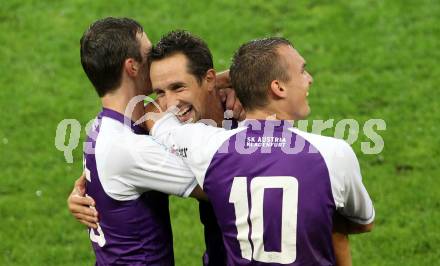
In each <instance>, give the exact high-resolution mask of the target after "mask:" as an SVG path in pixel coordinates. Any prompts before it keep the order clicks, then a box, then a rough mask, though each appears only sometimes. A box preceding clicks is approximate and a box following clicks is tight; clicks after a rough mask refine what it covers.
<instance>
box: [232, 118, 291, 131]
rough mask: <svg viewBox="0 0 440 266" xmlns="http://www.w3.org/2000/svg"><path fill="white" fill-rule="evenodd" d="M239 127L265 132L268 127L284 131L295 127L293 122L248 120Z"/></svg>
mask: <svg viewBox="0 0 440 266" xmlns="http://www.w3.org/2000/svg"><path fill="white" fill-rule="evenodd" d="M239 126H244V127H251V128H252V129H253V130H259V129H260V130H264V128H266V127H271V128H274V129H275V130H283V129H285V128H291V127H293V120H263V119H246V120H243V121H241V122H240V124H239Z"/></svg>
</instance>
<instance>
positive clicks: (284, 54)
mask: <svg viewBox="0 0 440 266" xmlns="http://www.w3.org/2000/svg"><path fill="white" fill-rule="evenodd" d="M278 52H279V55H280V56H281V58H283V59H284V60H285V62H286V63H288V64H293V65H295V66H298V67H303V66H304V64H305V60H304V58H303V57H302V56H301V55H300V54H299V53H298V51H297V50H296V49H295V48H293V47H292V46H290V45H282V46H280V47H279V48H278Z"/></svg>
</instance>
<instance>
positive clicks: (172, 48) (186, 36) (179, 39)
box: [149, 30, 214, 83]
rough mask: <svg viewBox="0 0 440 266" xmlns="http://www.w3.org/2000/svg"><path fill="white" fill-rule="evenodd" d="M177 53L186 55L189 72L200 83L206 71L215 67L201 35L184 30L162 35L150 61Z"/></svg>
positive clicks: (151, 53) (151, 54) (150, 56)
mask: <svg viewBox="0 0 440 266" xmlns="http://www.w3.org/2000/svg"><path fill="white" fill-rule="evenodd" d="M177 53H182V54H184V55H185V56H186V58H187V59H188V65H187V68H188V72H189V73H191V74H192V75H194V76H195V77H196V79H197V81H198V82H199V83H200V82H202V80H203V78H204V77H205V76H206V72H207V71H208V70H209V69H211V68H213V67H214V64H213V62H212V54H211V51H210V50H209V48H208V45H207V44H206V43H205V42H204V41H203V40H202V39H200V38H199V37H197V36H195V35H192V34H191V33H189V32H188V31H184V30H176V31H171V32H169V33H167V34H166V35H164V36H162V38H161V39H160V40H159V42H158V43H157V44H156V45H154V46H153V48H152V49H151V52H150V54H149V61H150V63H152V62H154V61H158V60H162V59H165V58H167V57H169V56H172V55H175V54H177Z"/></svg>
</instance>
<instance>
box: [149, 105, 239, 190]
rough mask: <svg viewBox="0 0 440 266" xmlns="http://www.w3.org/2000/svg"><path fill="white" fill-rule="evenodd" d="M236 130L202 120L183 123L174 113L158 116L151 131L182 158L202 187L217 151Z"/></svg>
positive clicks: (158, 139) (159, 140) (157, 139)
mask: <svg viewBox="0 0 440 266" xmlns="http://www.w3.org/2000/svg"><path fill="white" fill-rule="evenodd" d="M236 132H237V130H225V129H223V128H218V127H214V126H208V125H205V124H203V123H201V122H197V123H191V124H182V123H180V121H179V120H178V119H177V118H176V117H175V115H173V114H171V113H168V114H166V115H165V116H164V117H162V118H161V119H160V120H158V121H157V122H156V123H155V124H154V126H153V128H152V129H151V131H150V133H151V135H152V136H153V138H154V139H155V140H156V141H158V142H160V143H162V144H163V145H165V146H166V147H167V148H169V149H171V150H172V151H173V152H175V153H177V155H179V156H180V157H182V158H183V160H184V162H185V163H187V165H188V166H189V168H190V169H191V171H192V172H193V173H194V175H195V177H196V179H197V181H198V183H199V185H200V186H201V187H203V182H204V179H205V174H206V171H207V169H208V167H209V164H210V163H211V160H212V158H213V157H214V155H215V153H216V152H217V151H218V150H219V148H220V147H221V146H222V144H224V143H225V141H226V140H228V139H229V138H230V137H231V136H232V135H234V134H236Z"/></svg>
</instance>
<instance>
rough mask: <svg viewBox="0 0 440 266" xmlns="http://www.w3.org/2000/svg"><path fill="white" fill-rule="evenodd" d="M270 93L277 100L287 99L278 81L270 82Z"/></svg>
mask: <svg viewBox="0 0 440 266" xmlns="http://www.w3.org/2000/svg"><path fill="white" fill-rule="evenodd" d="M270 91H271V92H272V94H273V95H274V96H275V97H277V98H281V99H284V98H286V97H287V90H286V88H285V87H284V86H283V84H282V83H281V82H280V81H279V80H276V79H275V80H272V82H271V83H270Z"/></svg>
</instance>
